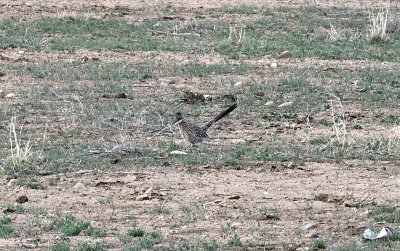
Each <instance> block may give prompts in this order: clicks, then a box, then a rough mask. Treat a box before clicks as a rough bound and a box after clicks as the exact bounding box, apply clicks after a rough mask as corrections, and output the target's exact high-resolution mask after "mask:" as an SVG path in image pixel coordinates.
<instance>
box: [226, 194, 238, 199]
mask: <svg viewBox="0 0 400 251" xmlns="http://www.w3.org/2000/svg"><path fill="white" fill-rule="evenodd" d="M238 199H240V195H238V194H237V195H233V196H229V197H228V200H238Z"/></svg>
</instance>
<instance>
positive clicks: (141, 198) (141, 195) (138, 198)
mask: <svg viewBox="0 0 400 251" xmlns="http://www.w3.org/2000/svg"><path fill="white" fill-rule="evenodd" d="M136 200H150V196H149V195H148V194H140V195H138V196H136Z"/></svg>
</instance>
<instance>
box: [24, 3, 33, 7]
mask: <svg viewBox="0 0 400 251" xmlns="http://www.w3.org/2000/svg"><path fill="white" fill-rule="evenodd" d="M32 5H33V3H32V2H26V3H25V6H28V7H32Z"/></svg>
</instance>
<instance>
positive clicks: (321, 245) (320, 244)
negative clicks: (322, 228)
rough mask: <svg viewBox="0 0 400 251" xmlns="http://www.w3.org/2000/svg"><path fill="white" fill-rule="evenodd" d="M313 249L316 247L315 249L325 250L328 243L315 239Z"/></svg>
mask: <svg viewBox="0 0 400 251" xmlns="http://www.w3.org/2000/svg"><path fill="white" fill-rule="evenodd" d="M313 247H314V249H325V248H326V242H325V241H324V240H320V239H315V240H313Z"/></svg>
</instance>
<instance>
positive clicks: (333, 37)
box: [329, 24, 343, 42]
mask: <svg viewBox="0 0 400 251" xmlns="http://www.w3.org/2000/svg"><path fill="white" fill-rule="evenodd" d="M330 25H331V31H330V32H329V40H330V41H333V42H335V41H337V40H341V39H342V38H343V37H342V35H340V34H339V33H338V32H337V31H336V29H335V27H334V26H333V25H332V24H330Z"/></svg>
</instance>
